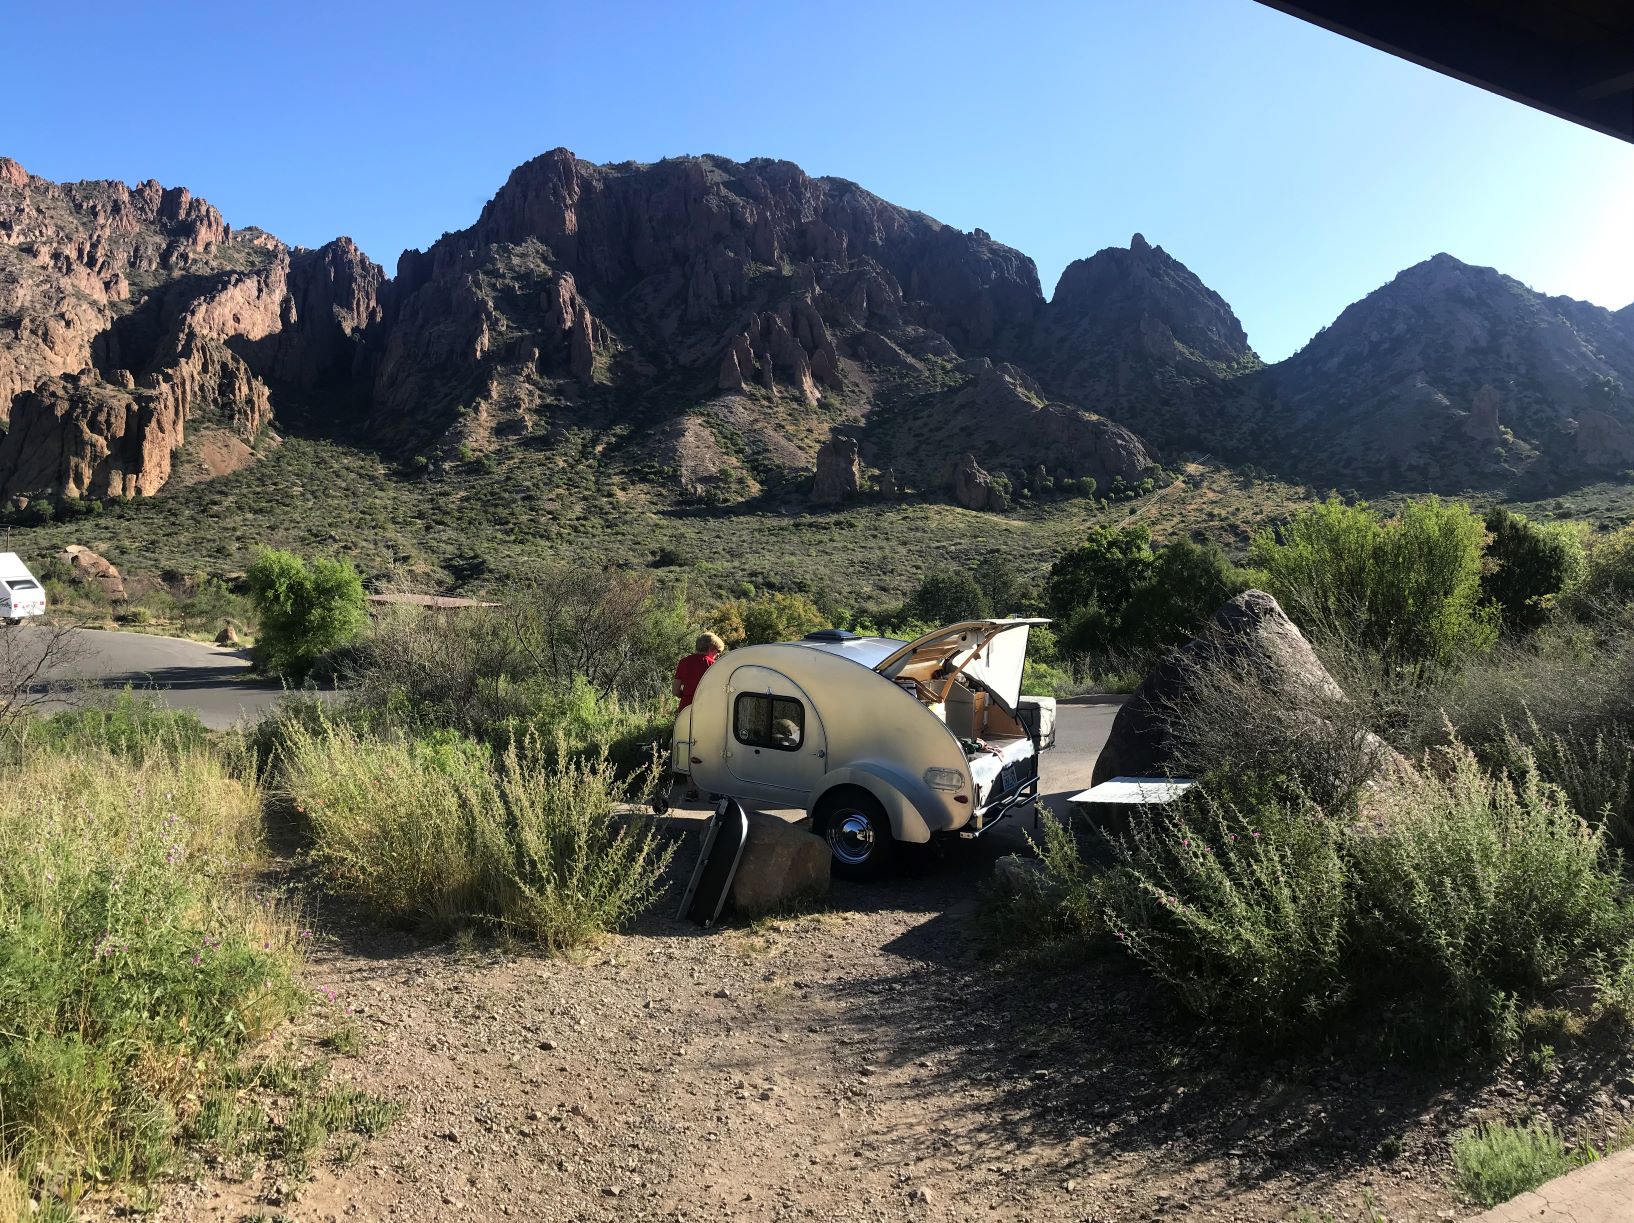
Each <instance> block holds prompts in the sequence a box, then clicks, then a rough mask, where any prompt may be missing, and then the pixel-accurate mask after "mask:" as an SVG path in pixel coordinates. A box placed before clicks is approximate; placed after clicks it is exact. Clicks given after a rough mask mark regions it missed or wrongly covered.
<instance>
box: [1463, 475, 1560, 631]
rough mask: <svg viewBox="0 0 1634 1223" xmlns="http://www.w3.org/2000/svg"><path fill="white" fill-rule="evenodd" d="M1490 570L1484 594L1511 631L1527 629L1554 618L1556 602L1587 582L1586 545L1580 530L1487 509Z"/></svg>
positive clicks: (1498, 508)
mask: <svg viewBox="0 0 1634 1223" xmlns="http://www.w3.org/2000/svg"><path fill="white" fill-rule="evenodd" d="M1486 529H1487V532H1488V534H1489V535H1490V536H1491V538H1490V540H1489V541H1488V542H1487V545H1486V558H1487V568H1486V572H1485V573H1483V574H1482V575H1481V592H1482V594H1484V595H1485V596H1486V598H1487V599H1488V600H1489V601H1491V602H1492V603H1493V604H1495V605H1496V606H1497V608H1498V614H1499V615H1500V617H1501V618H1502V620H1503V625H1504V627H1505V628H1506V629H1508V630H1510V631H1511V632H1527V631H1530V630H1532V629H1535V628H1537V627H1538V626H1540V625H1541V624H1542V623H1543V622H1544V620H1545V619H1546V618H1547V617H1548V614H1549V609H1550V608H1551V607H1552V606H1554V603H1555V600H1556V599H1557V598H1558V597H1559V596H1560V595H1561V594H1563V593H1564V592H1566V591H1569V590H1571V589H1572V587H1573V586H1575V585H1576V584H1577V583H1578V582H1579V581H1581V580H1582V577H1583V570H1584V566H1585V562H1584V555H1583V543H1582V540H1581V538H1580V536H1579V535H1578V534H1577V532H1575V531H1573V530H1572V529H1571V528H1569V527H1563V526H1560V525H1557V524H1552V523H1542V522H1533V521H1531V520H1530V519H1528V518H1526V517H1524V516H1522V515H1520V514H1516V513H1514V512H1512V511H1510V510H1508V509H1505V508H1504V507H1503V506H1501V505H1498V506H1494V507H1493V508H1492V509H1491V510H1489V511H1488V512H1487V516H1486Z"/></svg>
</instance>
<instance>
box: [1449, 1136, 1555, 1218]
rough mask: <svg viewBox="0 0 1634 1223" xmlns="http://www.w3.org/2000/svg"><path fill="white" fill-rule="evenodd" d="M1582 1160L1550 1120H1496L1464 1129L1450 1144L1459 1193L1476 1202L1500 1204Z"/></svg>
mask: <svg viewBox="0 0 1634 1223" xmlns="http://www.w3.org/2000/svg"><path fill="white" fill-rule="evenodd" d="M1578 1162H1579V1160H1578V1159H1576V1158H1574V1156H1573V1155H1572V1153H1571V1152H1570V1151H1568V1150H1567V1149H1566V1144H1565V1143H1564V1142H1563V1141H1562V1140H1561V1137H1560V1135H1559V1134H1558V1133H1556V1132H1555V1128H1554V1127H1553V1126H1552V1125H1550V1124H1549V1123H1548V1122H1547V1121H1540V1122H1534V1123H1533V1124H1531V1125H1524V1126H1518V1125H1509V1124H1507V1123H1505V1122H1501V1121H1500V1122H1494V1123H1493V1124H1491V1125H1480V1126H1477V1127H1476V1128H1475V1129H1472V1130H1465V1131H1463V1132H1462V1133H1461V1134H1459V1135H1458V1136H1457V1137H1455V1138H1454V1139H1453V1142H1452V1163H1453V1177H1454V1181H1455V1182H1456V1184H1457V1186H1458V1189H1459V1192H1461V1193H1463V1194H1464V1196H1466V1197H1468V1198H1469V1199H1470V1200H1472V1201H1473V1202H1475V1204H1476V1205H1478V1206H1497V1205H1500V1204H1501V1203H1504V1202H1507V1201H1509V1199H1510V1198H1513V1197H1519V1196H1520V1195H1521V1194H1523V1193H1526V1192H1528V1191H1529V1190H1532V1189H1536V1188H1537V1187H1538V1186H1539V1185H1541V1184H1543V1183H1544V1182H1545V1181H1550V1180H1553V1179H1554V1178H1555V1177H1557V1176H1562V1175H1564V1174H1565V1173H1567V1172H1569V1171H1571V1169H1572V1168H1573V1167H1574V1166H1576V1164H1577V1163H1578Z"/></svg>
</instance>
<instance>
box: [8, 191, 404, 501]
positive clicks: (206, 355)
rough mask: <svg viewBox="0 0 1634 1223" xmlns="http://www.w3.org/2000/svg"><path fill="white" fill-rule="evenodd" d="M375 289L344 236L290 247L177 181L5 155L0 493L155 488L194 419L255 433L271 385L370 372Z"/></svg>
mask: <svg viewBox="0 0 1634 1223" xmlns="http://www.w3.org/2000/svg"><path fill="white" fill-rule="evenodd" d="M382 284H383V277H382V274H381V272H380V269H379V268H378V267H376V266H375V265H374V264H372V263H370V262H369V261H368V260H367V259H366V258H365V257H364V256H363V255H362V253H361V252H360V251H358V249H357V247H356V246H355V245H353V244H352V243H351V242H350V241H349V240H347V239H341V240H339V241H337V242H334V243H331V244H330V245H329V246H326V247H324V248H322V249H321V250H318V251H303V250H294V251H291V250H289V249H288V248H286V247H284V246H283V245H282V244H281V243H279V242H277V241H276V240H275V239H273V238H271V237H269V236H267V235H265V234H262V233H260V232H259V231H254V230H250V231H244V232H241V233H234V232H233V230H232V229H231V228H230V227H229V226H228V225H227V224H226V223H225V222H224V221H223V220H222V218H221V215H220V214H219V213H218V212H217V211H216V210H215V209H214V208H212V207H211V206H210V205H208V204H206V203H205V202H204V201H202V200H198V199H194V198H193V197H192V196H191V195H190V194H189V193H188V192H187V191H186V190H185V189H183V188H171V189H165V188H163V187H161V186H160V185H159V184H158V183H154V182H149V183H144V184H142V185H140V186H138V187H135V188H127V187H125V186H123V185H122V184H119V183H73V184H66V185H59V184H56V183H51V182H47V181H45V180H43V179H39V178H34V177H32V176H30V175H28V174H27V173H26V172H24V171H23V169H22V167H20V166H19V165H17V163H16V162H13V161H9V160H4V159H0V411H4V412H6V413H7V414H8V416H9V427H8V431H7V433H6V436H5V438H4V439H3V440H0V495H4V496H8V497H29V496H36V495H40V494H51V495H63V496H69V497H130V496H145V495H150V494H152V493H154V492H157V491H158V490H159V489H160V488H162V487H163V486H164V484H165V482H166V481H167V480H168V479H169V477H170V473H171V463H172V457H173V455H174V454H175V452H176V451H177V449H178V448H179V447H181V446H182V445H183V443H184V442H185V441H186V438H187V433H188V429H189V427H190V426H191V427H194V428H204V429H219V430H224V431H226V432H228V433H230V434H232V435H234V436H237V437H239V438H242V439H244V440H246V441H248V440H251V439H253V438H254V437H255V436H256V434H257V433H258V432H259V431H260V430H261V429H262V428H264V427H265V425H266V424H267V422H268V420H269V419H270V418H271V413H272V406H273V405H272V401H273V394H274V388H275V387H287V388H289V389H290V390H291V391H292V392H293V393H294V394H296V395H300V394H301V393H303V392H304V393H311V392H315V391H318V390H319V389H320V388H322V389H324V390H326V391H332V390H333V389H335V388H337V387H344V386H345V385H347V384H348V383H349V382H351V381H353V380H356V379H361V380H363V381H365V382H366V380H367V375H368V373H369V372H370V371H369V370H368V368H367V360H366V349H365V346H364V344H363V336H364V333H365V332H366V331H367V329H368V328H369V327H370V326H371V325H372V324H374V323H377V322H378V321H379V319H380V315H381V307H380V302H379V295H380V291H381V287H382Z"/></svg>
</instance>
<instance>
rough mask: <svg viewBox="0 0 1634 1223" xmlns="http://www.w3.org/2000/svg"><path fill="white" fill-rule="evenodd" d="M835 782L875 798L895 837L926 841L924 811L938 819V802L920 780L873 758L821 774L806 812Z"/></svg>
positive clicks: (927, 837)
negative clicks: (822, 775) (821, 777)
mask: <svg viewBox="0 0 1634 1223" xmlns="http://www.w3.org/2000/svg"><path fill="white" fill-rule="evenodd" d="M839 786H857V787H859V788H860V789H863V790H867V791H868V793H870V794H872V795H873V796H874V797H875V798H877V799H878V800H879V802H880V805H881V806H883V807H884V808H885V814H886V815H888V816H890V817H891V834H892V835H893V836H895V837H896V839H897V840H899V841H911V842H913V843H915V844H919V845H923V844H924V843H925V842H926V841H929V840H930V825H929V824H927V823H926V822H925V816H926V814H927V813H928V814H929V815H930V816H931V818H932V819H936V820H937V821H938V822H939V823H940V822H941V818H940V817H939V816H938V813H937V806H938V805H937V804H936V802H935V799H934V798H933V797H932V795H931V791H930V788H929V787H928V786H926V785H925V783H924V782H922V781H920V780H919V778H917V777H910V776H909V775H908V774H907V773H904V772H903V771H902V770H900V769H894V768H892V767H891V766H890V765H887V764H878V763H875V762H873V761H868V762H866V763H862V764H854V765H851V766H850V767H848V768H843V769H834V770H832V771H831V772H829V773H827V774H825V775H824V777H823V783H822V786H821V787H820V788H819V789H817V790H816V791H814V792H813V793H812V796H811V805H810V806H809V807H808V808H807V811H808V813H809V812H811V811H815V810H816V809H817V806H818V804H819V803H821V802H822V801H823V796H824V795H825V794H827V793H828V792H829V791H831V790H834V789H836V788H837V787H839Z"/></svg>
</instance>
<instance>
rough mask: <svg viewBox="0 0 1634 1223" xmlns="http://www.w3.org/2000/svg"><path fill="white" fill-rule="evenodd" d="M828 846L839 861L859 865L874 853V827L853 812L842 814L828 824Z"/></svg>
mask: <svg viewBox="0 0 1634 1223" xmlns="http://www.w3.org/2000/svg"><path fill="white" fill-rule="evenodd" d="M828 845H829V848H830V849H832V850H833V851H834V856H835V857H836V858H838V859H840V861H842V862H849V863H851V864H852V865H854V866H856V865H861V864H862V863H864V862H866V861H868V858H869V856H870V855H871V854H872V853H873V852H874V826H873V825H872V824H870V823H869V822H868V819H867V817H866V816H863V815H860V814H858V813H857V812H855V811H846V812H842V813H841V814H839V815H837V816H835V817H834V819H833V820H831V821H830V822H829V825H828Z"/></svg>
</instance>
